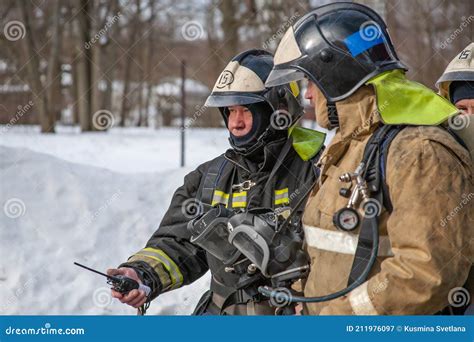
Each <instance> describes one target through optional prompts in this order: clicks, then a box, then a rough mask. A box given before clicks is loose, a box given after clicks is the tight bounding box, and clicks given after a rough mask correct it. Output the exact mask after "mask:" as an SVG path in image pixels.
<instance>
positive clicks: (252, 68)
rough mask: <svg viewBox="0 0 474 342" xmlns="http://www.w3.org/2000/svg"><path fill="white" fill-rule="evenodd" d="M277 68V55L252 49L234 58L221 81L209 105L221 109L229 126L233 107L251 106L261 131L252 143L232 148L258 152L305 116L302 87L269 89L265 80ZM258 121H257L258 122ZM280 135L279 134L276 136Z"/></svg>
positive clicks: (220, 77) (221, 75)
mask: <svg viewBox="0 0 474 342" xmlns="http://www.w3.org/2000/svg"><path fill="white" fill-rule="evenodd" d="M272 68H273V55H272V54H271V53H269V52H267V51H265V50H257V49H253V50H248V51H245V52H242V53H240V54H238V55H237V56H235V57H234V58H232V60H231V61H230V63H229V64H228V65H227V66H226V67H225V69H224V71H222V73H221V74H220V75H219V77H218V78H217V82H216V84H215V85H214V88H213V89H212V92H211V95H209V97H208V98H207V101H206V103H205V106H207V107H218V108H219V111H220V112H221V114H222V117H223V118H224V121H225V123H226V126H227V120H228V109H227V108H228V107H229V106H236V105H240V106H247V107H249V109H250V110H251V111H252V113H253V115H254V122H258V123H259V124H260V125H261V128H260V129H258V130H255V136H254V137H252V140H251V141H250V142H249V144H246V145H245V146H244V147H243V148H242V146H237V144H236V142H235V141H233V139H231V144H232V146H233V147H234V148H235V149H237V150H240V151H241V152H249V151H253V150H255V148H256V147H257V145H259V146H261V145H264V144H266V143H267V142H268V140H271V139H272V138H274V137H275V136H281V135H282V134H281V132H276V131H285V130H286V129H287V128H288V127H289V126H290V125H291V124H292V123H294V122H296V120H298V119H299V118H300V117H301V115H302V114H303V107H302V106H301V104H300V103H299V102H298V99H297V96H298V94H299V88H298V85H297V84H296V83H295V82H292V83H291V84H284V85H280V86H278V87H273V88H269V87H266V86H265V81H266V80H267V78H268V75H269V74H270V71H271V70H272ZM256 119H257V120H256ZM275 133H277V134H275Z"/></svg>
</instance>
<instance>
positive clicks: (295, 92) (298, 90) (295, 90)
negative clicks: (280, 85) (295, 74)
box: [290, 81, 300, 97]
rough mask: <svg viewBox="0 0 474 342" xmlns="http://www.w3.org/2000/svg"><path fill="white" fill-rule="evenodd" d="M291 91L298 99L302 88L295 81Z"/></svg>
mask: <svg viewBox="0 0 474 342" xmlns="http://www.w3.org/2000/svg"><path fill="white" fill-rule="evenodd" d="M290 89H291V93H292V94H293V96H294V97H298V95H299V94H300V87H298V83H296V82H295V81H291V82H290Z"/></svg>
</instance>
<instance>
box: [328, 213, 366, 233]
mask: <svg viewBox="0 0 474 342" xmlns="http://www.w3.org/2000/svg"><path fill="white" fill-rule="evenodd" d="M359 222H360V216H359V213H358V212H357V211H356V210H355V209H354V208H342V209H339V210H338V211H337V212H336V213H335V214H334V217H333V223H334V225H335V226H336V227H337V228H339V229H341V230H344V231H351V230H354V229H356V228H357V227H358V226H359Z"/></svg>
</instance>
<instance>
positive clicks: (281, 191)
mask: <svg viewBox="0 0 474 342" xmlns="http://www.w3.org/2000/svg"><path fill="white" fill-rule="evenodd" d="M285 192H286V193H288V188H284V189H281V190H275V195H282V194H284V193H285Z"/></svg>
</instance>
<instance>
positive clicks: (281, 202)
mask: <svg viewBox="0 0 474 342" xmlns="http://www.w3.org/2000/svg"><path fill="white" fill-rule="evenodd" d="M288 203H290V199H289V198H288V197H284V198H280V199H276V200H275V204H288Z"/></svg>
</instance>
